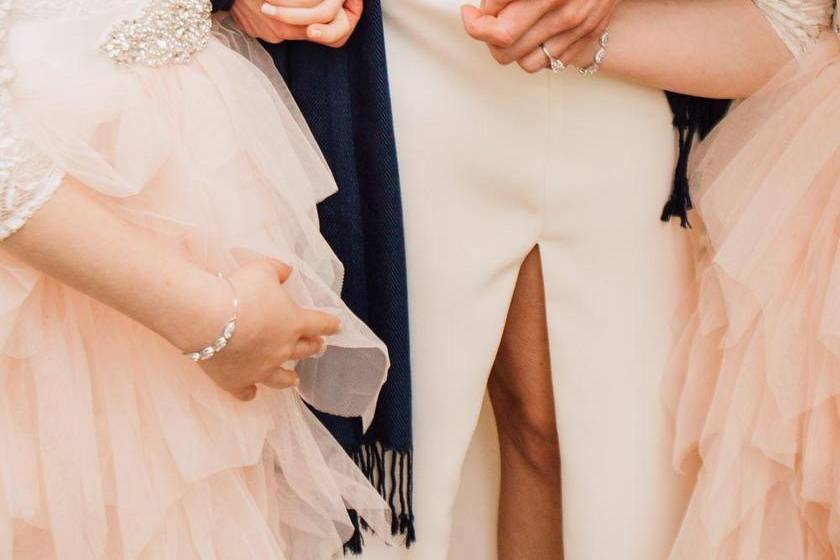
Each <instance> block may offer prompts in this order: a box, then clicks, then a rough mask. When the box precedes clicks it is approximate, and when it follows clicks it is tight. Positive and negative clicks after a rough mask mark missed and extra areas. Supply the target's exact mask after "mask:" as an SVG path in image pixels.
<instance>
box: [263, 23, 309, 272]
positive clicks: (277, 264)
mask: <svg viewBox="0 0 840 560" xmlns="http://www.w3.org/2000/svg"><path fill="white" fill-rule="evenodd" d="M304 37H306V30H305V29H304ZM290 38H291V37H290ZM266 262H268V264H269V265H271V267H272V268H273V269H274V270H275V271H276V272H277V281H278V282H280V283H281V284H283V283H285V282H286V280H288V279H289V276H291V275H292V267H291V266H289V265H287V264H286V263H284V262H283V261H278V260H277V259H266Z"/></svg>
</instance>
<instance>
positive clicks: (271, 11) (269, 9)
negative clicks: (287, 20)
mask: <svg viewBox="0 0 840 560" xmlns="http://www.w3.org/2000/svg"><path fill="white" fill-rule="evenodd" d="M260 10H261V11H262V13H264V14H265V15H267V16H276V15H277V7H276V6H272V5H271V4H263V5H262V7H261V8H260Z"/></svg>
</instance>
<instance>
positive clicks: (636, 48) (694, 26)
mask: <svg viewBox="0 0 840 560" xmlns="http://www.w3.org/2000/svg"><path fill="white" fill-rule="evenodd" d="M587 43H588V44H587V45H586V46H585V47H583V48H581V46H580V45H578V46H577V47H575V45H572V46H571V47H570V48H569V49H568V50H569V52H568V53H566V54H564V55H561V59H563V60H568V61H569V62H571V63H572V64H575V65H579V66H586V65H588V64H590V62H591V61H592V57H593V55H594V51H595V48H594V46H593V43H592V41H588V42H587ZM546 46H547V47H548V48H549V49H551V47H550V46H549V43H547V44H546ZM551 46H553V45H551ZM561 47H562V45H561ZM549 52H562V51H561V50H560V49H558V50H556V51H555V50H550V51H549ZM607 53H608V54H607V58H606V60H605V61H604V65H603V66H602V71H604V72H606V73H609V74H611V75H614V76H617V77H620V78H624V79H627V80H631V81H634V82H637V83H640V84H643V85H646V86H650V87H655V88H658V89H664V90H668V91H675V92H679V93H686V94H689V95H696V96H700V97H716V98H725V99H738V98H744V97H747V96H749V95H750V94H752V93H753V92H754V91H755V90H757V89H758V88H759V87H761V85H762V84H764V83H766V82H767V80H769V79H770V77H772V76H773V74H775V73H776V72H777V71H778V70H779V69H780V67H781V66H782V65H783V64H784V63H785V62H787V61H789V60H790V59H791V57H792V55H791V53H790V51H789V50H788V48H787V47H786V46H785V44H784V43H783V42H782V40H781V39H780V38H779V36H778V35H777V34H776V32H775V31H774V30H773V27H772V26H771V25H770V23H769V21H768V20H767V18H766V17H765V16H764V14H762V13H761V11H760V10H759V8H758V7H756V6H755V4H753V3H752V2H750V1H747V0H691V1H689V0H625V1H624V2H622V3H621V4H619V6H618V7H617V9H616V11H615V12H614V16H613V21H612V23H611V24H610V42H609V46H608V51H607ZM563 56H567V57H568V58H566V59H564V58H562V57H563Z"/></svg>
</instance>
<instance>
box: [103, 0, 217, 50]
mask: <svg viewBox="0 0 840 560" xmlns="http://www.w3.org/2000/svg"><path fill="white" fill-rule="evenodd" d="M211 12H212V5H211V2H210V0H152V2H151V4H149V5H148V6H147V7H146V8H144V9H143V11H142V12H140V15H139V16H138V17H137V18H135V19H130V20H126V21H123V22H120V23H119V24H117V25H116V26H115V27H114V28H113V29H112V30H111V32H110V33H109V34H108V38H107V39H106V40H105V42H104V43H103V44H102V46H101V50H102V51H103V52H105V53H106V54H107V55H108V56H109V57H110V58H111V60H113V61H114V62H115V63H117V64H144V65H146V66H163V65H165V64H184V63H187V62H189V61H190V58H191V57H192V56H193V55H194V54H195V53H197V52H198V51H200V50H201V49H203V48H204V47H205V46H206V45H207V42H208V41H209V39H210V32H211V28H212V22H211V20H210V14H211Z"/></svg>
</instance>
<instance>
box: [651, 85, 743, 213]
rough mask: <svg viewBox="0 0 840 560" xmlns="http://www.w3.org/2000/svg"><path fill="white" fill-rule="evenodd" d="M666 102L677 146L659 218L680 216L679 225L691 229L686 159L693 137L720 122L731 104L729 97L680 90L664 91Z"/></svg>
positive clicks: (709, 129)
mask: <svg viewBox="0 0 840 560" xmlns="http://www.w3.org/2000/svg"><path fill="white" fill-rule="evenodd" d="M666 93H667V97H668V104H669V105H670V106H671V111H672V112H673V114H674V121H673V122H674V127H675V128H676V129H677V135H678V148H679V153H678V156H677V167H676V170H675V171H674V182H673V186H672V189H671V196H670V198H669V199H668V202H667V203H666V204H665V207H664V208H663V209H662V215H661V216H660V219H661V220H662V221H663V222H668V221H670V220H671V218H679V219H680V226H682V227H684V228H690V227H691V223H690V222H689V221H688V211H689V210H691V209H692V208H693V205H692V202H691V191H690V189H689V184H688V161H689V156H690V154H691V147H692V145H693V144H694V139H695V137H699V138H700V140H703V139H704V138H705V137H706V136H707V135H708V134H709V133H710V132H711V131H712V129H713V128H714V127H715V126H716V125H717V123H719V122H720V121H721V120H722V119H723V117H724V116H726V112H727V111H728V110H729V106H730V104H731V103H732V102H731V101H730V100H728V99H705V98H702V97H694V96H691V95H683V94H681V93H673V92H670V91H669V92H666Z"/></svg>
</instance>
